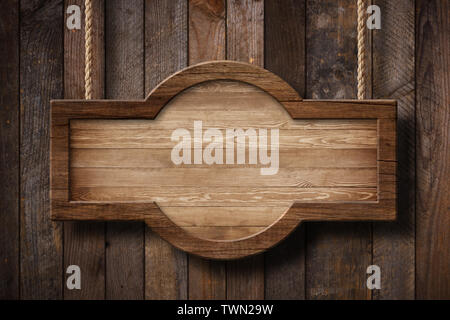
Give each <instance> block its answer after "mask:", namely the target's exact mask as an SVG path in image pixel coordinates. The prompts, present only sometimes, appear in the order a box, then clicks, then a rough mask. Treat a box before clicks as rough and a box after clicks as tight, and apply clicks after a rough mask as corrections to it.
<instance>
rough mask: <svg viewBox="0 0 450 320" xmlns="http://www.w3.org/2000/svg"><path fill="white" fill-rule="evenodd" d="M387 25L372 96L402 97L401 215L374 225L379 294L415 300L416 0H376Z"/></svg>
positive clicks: (378, 46)
mask: <svg viewBox="0 0 450 320" xmlns="http://www.w3.org/2000/svg"><path fill="white" fill-rule="evenodd" d="M374 4H376V5H378V6H379V7H380V9H381V13H382V28H381V30H374V33H373V97H374V98H375V99H397V101H398V125H397V128H398V139H399V142H398V148H399V150H398V153H397V154H398V157H399V159H398V179H399V187H398V190H399V195H398V199H399V200H398V219H397V221H396V222H389V223H374V224H373V264H375V265H378V266H379V267H380V268H381V274H382V277H381V290H374V291H373V298H374V299H414V281H415V279H414V278H415V275H414V270H415V249H414V241H415V239H414V238H415V232H414V213H415V203H414V202H415V196H414V193H415V190H414V189H415V177H414V175H415V120H414V117H415V83H414V41H415V40H414V1H413V0H400V1H388V0H375V1H374Z"/></svg>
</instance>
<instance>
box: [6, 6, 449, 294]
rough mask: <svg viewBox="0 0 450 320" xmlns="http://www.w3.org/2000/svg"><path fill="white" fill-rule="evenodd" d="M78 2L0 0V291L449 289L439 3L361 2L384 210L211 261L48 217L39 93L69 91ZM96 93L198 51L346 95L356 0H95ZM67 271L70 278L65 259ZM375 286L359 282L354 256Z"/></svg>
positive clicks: (79, 70) (174, 65) (75, 90)
mask: <svg viewBox="0 0 450 320" xmlns="http://www.w3.org/2000/svg"><path fill="white" fill-rule="evenodd" d="M83 3H84V1H83V0H70V1H69V0H66V1H61V0H26V1H25V0H23V1H19V0H2V1H1V2H0V79H1V83H0V85H1V86H0V142H1V149H0V177H1V183H0V200H1V202H0V298H3V299H5V298H8V299H17V298H22V299H38V298H39V299H105V298H107V299H214V298H219V299H225V298H227V299H263V298H266V299H414V298H419V299H431V298H440V299H449V298H450V250H449V247H450V213H449V211H448V210H449V209H448V208H449V183H448V180H449V162H450V161H449V148H448V140H449V114H450V112H449V111H450V110H449V106H450V89H449V86H450V85H449V80H448V79H449V70H450V48H449V47H450V18H449V16H450V4H449V2H448V1H447V0H416V1H414V0H372V3H374V4H377V5H379V6H380V7H381V10H382V29H381V30H375V31H373V32H368V33H369V37H368V39H369V40H368V43H367V46H368V48H369V57H370V63H369V68H368V70H367V75H368V80H369V83H370V86H369V89H368V92H367V95H368V97H370V96H371V97H373V98H395V99H398V101H399V122H398V128H399V143H398V145H399V180H400V183H399V219H398V221H397V222H395V223H307V224H305V225H303V226H301V227H300V228H299V229H298V230H297V231H296V232H295V233H294V234H293V235H291V236H290V237H289V238H288V239H287V240H286V241H285V242H283V243H282V244H280V245H279V246H278V247H276V248H274V249H272V250H271V251H269V252H268V253H266V254H264V255H259V256H256V257H253V258H250V259H246V260H241V261H233V262H211V261H206V260H202V259H200V258H196V257H193V256H189V255H186V254H185V253H183V252H180V251H178V250H176V249H173V248H172V247H171V246H170V245H168V244H167V243H166V242H164V241H163V240H161V239H160V238H159V237H158V236H157V235H155V234H154V233H152V231H151V230H149V229H148V228H146V227H145V226H144V224H140V223H109V222H108V223H78V222H77V223H54V222H51V221H50V220H49V161H48V160H49V122H48V120H49V100H50V99H52V98H83V96H84V73H83V69H84V42H83V41H84V33H83V31H82V30H80V31H74V32H72V31H69V30H67V28H66V27H65V17H66V14H65V11H66V8H67V6H68V5H71V4H78V5H80V6H81V8H82V10H84V7H83ZM94 3H95V5H94V11H95V25H94V28H95V40H94V41H95V63H94V64H95V72H94V78H95V89H94V96H95V97H96V98H111V99H128V98H143V97H144V96H145V95H146V94H147V93H148V92H149V91H150V90H151V89H152V88H153V87H155V86H156V85H157V84H158V83H159V82H160V81H161V80H162V79H164V78H165V77H166V76H168V75H170V74H171V73H173V72H175V71H177V70H179V69H181V68H183V67H185V66H187V65H189V64H194V63H197V62H200V61H204V60H212V59H230V60H239V61H246V62H250V63H254V64H257V65H260V66H264V67H265V68H267V69H269V70H270V71H272V72H275V73H276V74H278V75H280V76H281V77H282V78H284V79H285V80H287V81H288V82H289V83H290V84H291V85H292V86H293V87H294V88H295V89H297V90H298V92H299V93H300V94H301V95H302V96H304V97H306V98H330V99H334V98H355V97H356V68H357V60H356V0H339V1H336V0H320V1H319V0H283V1H275V0H266V1H262V0H260V1H251V0H227V1H226V0H212V1H206V0H193V1H187V0H145V1H144V0H133V1H126V0H105V1H103V0H95V1H94ZM71 264H76V265H79V266H80V267H81V270H82V290H73V291H70V290H67V289H65V279H66V275H65V270H66V268H67V266H69V265H71ZM371 264H376V265H379V266H380V267H381V270H382V289H381V290H375V291H370V290H368V289H367V288H366V284H365V283H366V278H367V275H366V268H367V266H369V265H371Z"/></svg>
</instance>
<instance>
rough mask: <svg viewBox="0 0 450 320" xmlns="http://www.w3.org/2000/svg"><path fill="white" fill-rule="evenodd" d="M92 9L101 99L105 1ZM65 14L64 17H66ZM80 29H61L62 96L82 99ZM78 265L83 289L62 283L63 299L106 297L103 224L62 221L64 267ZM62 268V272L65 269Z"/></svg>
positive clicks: (96, 77)
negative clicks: (62, 41)
mask: <svg viewBox="0 0 450 320" xmlns="http://www.w3.org/2000/svg"><path fill="white" fill-rule="evenodd" d="M70 5H78V6H80V8H81V10H82V11H84V0H76V1H71V0H70V1H69V0H66V1H65V3H64V9H65V10H64V12H66V10H67V7H68V6H70ZM93 10H94V12H95V19H94V21H93V23H94V25H93V28H94V29H93V36H94V42H93V46H94V47H93V52H94V54H93V59H94V60H93V61H94V64H93V66H94V71H93V74H92V79H93V98H95V99H102V98H104V78H105V74H104V65H105V60H104V50H105V48H104V30H103V29H104V2H103V1H94V2H93ZM67 16H68V15H67V14H66V15H65V17H66V18H67ZM82 22H83V23H82V28H81V30H76V29H74V30H69V29H68V28H67V27H66V26H65V25H63V26H62V28H63V29H64V98H65V99H84V71H85V70H84V69H85V64H84V59H85V58H84V57H85V56H84V55H85V49H84V20H82ZM70 265H77V266H79V267H80V270H81V271H82V279H83V281H82V289H81V290H69V289H67V286H64V299H66V300H80V299H89V300H92V299H104V298H105V223H103V222H91V223H81V222H65V223H64V264H63V267H64V270H65V269H67V267H68V266H70ZM64 270H63V273H65V271H64Z"/></svg>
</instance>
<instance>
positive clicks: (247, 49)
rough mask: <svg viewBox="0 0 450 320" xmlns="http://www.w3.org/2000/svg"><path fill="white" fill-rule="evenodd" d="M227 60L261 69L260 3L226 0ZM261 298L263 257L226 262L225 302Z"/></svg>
mask: <svg viewBox="0 0 450 320" xmlns="http://www.w3.org/2000/svg"><path fill="white" fill-rule="evenodd" d="M227 59H229V60H237V61H245V62H248V63H251V64H254V65H257V66H264V2H263V1H251V0H243V1H235V0H232V1H227ZM262 298H264V256H263V255H259V256H256V257H251V258H248V259H245V260H241V261H235V262H229V263H227V299H262Z"/></svg>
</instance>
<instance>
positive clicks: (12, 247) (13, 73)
mask: <svg viewBox="0 0 450 320" xmlns="http://www.w3.org/2000/svg"><path fill="white" fill-rule="evenodd" d="M0 43H1V44H2V45H1V47H0V57H2V59H1V62H0V83H2V86H1V88H0V106H1V108H0V146H1V147H0V154H1V156H0V177H2V183H1V184H0V212H1V214H0V252H1V257H0V300H4V299H18V298H19V274H20V272H19V180H20V178H19V169H20V168H19V130H20V129H19V123H20V122H19V112H20V110H19V94H18V92H19V1H17V0H8V1H2V2H1V4H0Z"/></svg>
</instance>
